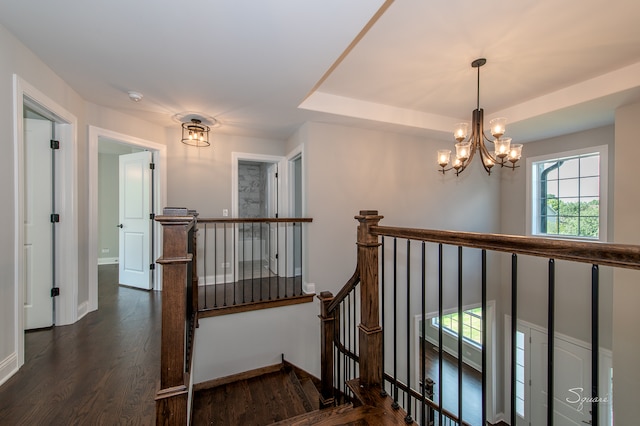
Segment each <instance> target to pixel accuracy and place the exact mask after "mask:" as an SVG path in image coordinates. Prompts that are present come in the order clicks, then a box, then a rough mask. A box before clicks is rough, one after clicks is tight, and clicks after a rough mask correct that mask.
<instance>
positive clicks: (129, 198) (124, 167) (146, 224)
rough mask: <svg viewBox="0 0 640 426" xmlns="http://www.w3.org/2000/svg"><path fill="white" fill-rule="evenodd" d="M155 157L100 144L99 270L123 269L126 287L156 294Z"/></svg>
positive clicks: (117, 144)
mask: <svg viewBox="0 0 640 426" xmlns="http://www.w3.org/2000/svg"><path fill="white" fill-rule="evenodd" d="M150 164H153V153H152V152H150V151H146V150H143V149H142V148H139V147H137V146H132V145H128V144H123V143H120V142H118V141H112V140H110V139H105V138H99V142H98V188H99V189H98V256H99V257H98V264H99V265H106V264H115V265H117V266H118V269H119V272H118V276H119V283H120V284H121V285H125V286H129V287H134V288H140V289H144V290H149V289H151V284H152V281H151V277H152V272H153V270H151V269H150V265H151V264H153V263H154V259H153V257H154V253H153V250H152V240H153V237H154V235H153V227H152V226H151V215H153V214H154V210H153V203H152V200H151V196H150V193H151V192H152V191H150V190H151V186H152V181H153V172H154V170H153V169H151V168H150Z"/></svg>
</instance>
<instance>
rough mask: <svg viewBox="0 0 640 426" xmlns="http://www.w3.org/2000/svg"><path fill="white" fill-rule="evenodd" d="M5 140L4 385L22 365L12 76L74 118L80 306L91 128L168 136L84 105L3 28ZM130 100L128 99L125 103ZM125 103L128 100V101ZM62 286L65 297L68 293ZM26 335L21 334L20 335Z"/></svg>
mask: <svg viewBox="0 0 640 426" xmlns="http://www.w3.org/2000/svg"><path fill="white" fill-rule="evenodd" d="M0 57H1V58H2V61H0V140H1V141H3V142H2V143H3V144H4V146H3V148H4V155H2V156H0V180H1V181H2V182H3V185H2V187H0V197H1V198H2V199H3V200H6V202H4V203H2V205H1V206H0V220H1V221H2V223H4V224H5V225H6V226H4V227H2V229H0V276H2V279H1V280H0V294H2V297H1V298H0V381H1V380H3V379H4V378H5V377H6V375H7V374H9V373H10V372H11V371H12V370H13V368H14V367H15V366H16V365H17V358H16V354H17V347H16V334H15V333H16V314H17V313H16V312H15V309H14V304H15V300H16V293H15V280H16V278H15V276H14V264H15V262H16V258H15V251H14V248H15V229H14V223H15V216H14V214H15V203H14V199H15V194H14V187H15V184H16V182H15V170H14V144H13V140H14V123H13V114H14V100H13V76H14V74H17V75H19V76H20V77H21V78H23V79H24V80H25V81H26V82H27V83H29V84H30V85H31V86H33V87H35V88H36V89H37V90H38V91H40V92H41V93H43V94H44V95H45V96H47V97H48V98H50V99H52V100H53V101H54V102H56V103H57V104H58V105H60V106H61V107H62V108H64V109H66V110H67V111H69V112H70V113H71V114H73V115H75V117H76V118H77V120H78V123H77V124H78V127H77V153H76V154H77V159H78V163H77V187H76V188H75V190H76V194H75V195H74V196H75V197H76V199H77V203H78V211H77V217H78V240H79V250H78V252H79V263H78V265H79V266H78V271H77V282H78V289H77V305H78V306H80V305H82V304H84V303H86V302H88V292H89V291H88V284H87V283H88V259H87V252H88V250H87V244H88V223H89V222H88V216H87V215H88V203H89V187H88V170H87V164H88V161H87V136H88V131H87V126H88V125H94V126H97V127H101V128H105V129H109V130H112V131H115V132H120V133H125V134H128V135H131V136H136V137H139V138H144V139H147V140H152V141H155V142H157V143H161V144H164V143H165V130H164V129H163V128H161V127H159V126H156V125H153V124H150V123H148V122H145V121H142V120H139V119H135V118H132V117H129V116H127V115H124V114H121V113H118V112H115V111H113V110H110V109H108V108H103V107H99V106H96V105H93V104H91V103H88V102H86V101H84V100H83V99H82V98H81V97H80V96H79V95H78V94H77V93H76V92H75V91H74V90H73V89H71V87H70V86H69V85H68V84H66V83H65V82H64V81H63V80H62V79H60V78H59V77H58V76H57V75H56V74H55V73H54V72H53V71H52V70H51V69H50V68H49V67H48V66H47V65H46V64H44V63H43V62H42V61H41V60H40V59H39V58H37V57H36V56H35V55H34V54H33V53H32V52H31V51H30V50H29V49H27V48H26V47H25V46H24V45H23V44H22V43H21V42H19V41H18V40H17V39H15V38H14V37H13V35H11V33H9V32H8V31H7V30H6V29H5V28H4V27H3V26H0ZM125 97H126V94H125V93H123V98H125ZM125 99H126V98H125ZM65 290H66V289H65V288H64V283H63V282H62V283H61V291H65ZM17 332H18V333H22V331H17Z"/></svg>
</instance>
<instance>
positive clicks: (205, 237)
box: [202, 223, 215, 309]
mask: <svg viewBox="0 0 640 426" xmlns="http://www.w3.org/2000/svg"><path fill="white" fill-rule="evenodd" d="M203 245H204V247H203V248H202V249H203V252H204V259H203V260H202V266H203V268H204V308H205V309H207V308H208V306H207V224H206V223H205V224H204V244H203ZM213 288H214V289H215V287H213Z"/></svg>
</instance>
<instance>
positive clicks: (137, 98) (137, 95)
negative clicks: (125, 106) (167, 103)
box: [128, 90, 143, 102]
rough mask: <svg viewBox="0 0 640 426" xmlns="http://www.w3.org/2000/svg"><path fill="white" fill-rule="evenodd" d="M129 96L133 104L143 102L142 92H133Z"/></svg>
mask: <svg viewBox="0 0 640 426" xmlns="http://www.w3.org/2000/svg"><path fill="white" fill-rule="evenodd" d="M128 94H129V99H131V100H132V101H133V102H140V101H141V100H142V97H143V95H142V93H140V92H134V91H133V90H132V91H130V92H128Z"/></svg>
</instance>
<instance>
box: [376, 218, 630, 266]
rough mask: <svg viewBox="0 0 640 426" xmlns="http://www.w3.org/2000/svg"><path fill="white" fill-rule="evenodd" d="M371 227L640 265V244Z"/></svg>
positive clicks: (418, 236)
mask: <svg viewBox="0 0 640 426" xmlns="http://www.w3.org/2000/svg"><path fill="white" fill-rule="evenodd" d="M370 231H371V233H372V234H375V235H378V236H387V237H398V238H407V239H412V240H418V241H429V242H434V243H443V244H451V245H456V246H462V247H471V248H478V249H486V250H492V251H500V252H506V253H516V254H524V255H530V256H536V257H544V258H547V259H556V260H570V261H574V262H581V263H590V264H596V265H602V266H615V267H620V268H628V269H640V246H639V245H631V244H613V243H602V242H599V241H575V240H559V239H551V238H539V237H523V236H519V235H502V234H479V233H475V232H455V231H437V230H430V229H416V228H399V227H393V226H371V227H370Z"/></svg>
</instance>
